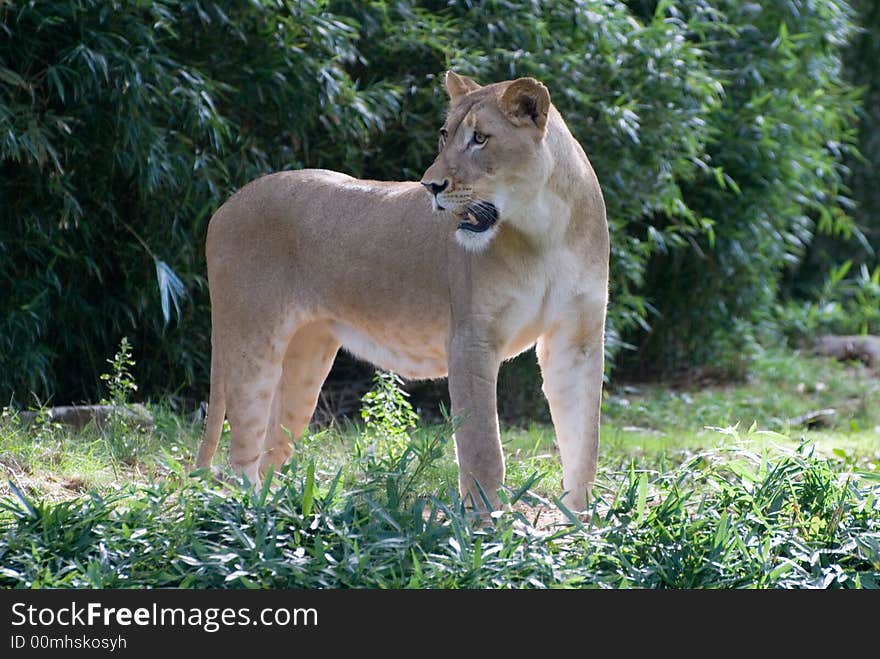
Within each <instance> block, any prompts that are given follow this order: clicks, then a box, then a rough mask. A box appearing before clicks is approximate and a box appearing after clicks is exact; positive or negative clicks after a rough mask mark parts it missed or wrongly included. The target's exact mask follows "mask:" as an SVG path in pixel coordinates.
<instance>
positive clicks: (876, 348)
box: [813, 334, 880, 367]
mask: <svg viewBox="0 0 880 659" xmlns="http://www.w3.org/2000/svg"><path fill="white" fill-rule="evenodd" d="M813 352H814V353H816V354H817V355H823V356H826V357H834V358H835V359H838V360H840V361H847V360H850V359H855V360H858V361H860V362H862V363H863V364H865V365H866V366H871V367H874V366H880V336H873V335H870V334H865V335H840V336H838V335H834V334H829V335H826V336H820V337H819V338H818V339H816V342H815V343H814V344H813Z"/></svg>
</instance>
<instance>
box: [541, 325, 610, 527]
mask: <svg viewBox="0 0 880 659" xmlns="http://www.w3.org/2000/svg"><path fill="white" fill-rule="evenodd" d="M603 326H604V314H599V318H597V319H593V320H592V322H590V321H589V320H585V319H571V320H570V321H567V322H564V323H561V324H560V325H559V326H557V327H555V328H554V329H553V330H552V331H550V332H548V333H547V334H545V335H543V336H541V337H540V338H539V339H538V345H537V352H538V362H539V363H540V365H541V374H542V375H543V378H544V385H543V391H544V395H545V396H546V397H547V402H548V403H549V404H550V415H551V416H552V418H553V426H554V429H555V430H556V442H557V444H558V445H559V453H560V457H561V459H562V487H563V490H564V491H565V494H564V498H563V503H565V504H566V505H567V506H569V507H570V508H572V509H574V510H583V509H584V508H585V506H586V504H588V503H589V501H590V497H591V490H592V486H593V481H594V480H595V478H596V465H597V457H598V451H599V413H600V407H601V403H602V376H603V368H604V339H603Z"/></svg>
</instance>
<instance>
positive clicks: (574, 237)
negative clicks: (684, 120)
mask: <svg viewBox="0 0 880 659" xmlns="http://www.w3.org/2000/svg"><path fill="white" fill-rule="evenodd" d="M446 88H447V92H448V93H449V96H450V108H449V114H448V117H447V120H446V122H445V124H444V130H445V131H446V134H447V138H446V141H445V144H444V146H443V148H442V149H441V151H440V153H439V155H438V156H437V159H436V160H435V161H434V163H433V164H432V165H431V166H430V167H429V168H428V170H427V171H426V172H425V176H424V179H423V182H422V185H420V184H419V183H418V182H400V183H398V182H379V181H363V180H357V179H354V178H351V177H349V176H346V175H344V174H339V173H336V172H330V171H324V170H302V171H289V172H281V173H277V174H271V175H268V176H264V177H262V178H259V179H257V180H255V181H253V182H251V183H250V184H248V185H247V186H245V187H244V188H242V189H241V190H240V191H239V192H238V193H236V194H235V195H233V196H232V197H231V198H230V199H229V200H228V201H227V202H226V203H225V204H224V205H223V206H222V207H221V208H220V209H219V210H218V211H217V212H216V213H215V214H214V216H213V217H212V218H211V222H210V225H209V227H208V237H207V245H206V252H207V262H208V280H209V283H210V294H211V304H212V311H211V313H212V316H211V318H212V327H213V330H212V332H213V334H212V349H213V353H212V361H211V400H210V408H209V414H208V420H207V422H206V429H205V436H204V439H203V442H202V446H201V448H200V451H199V457H198V465H199V466H200V467H206V466H208V465H209V464H210V462H211V457H212V456H213V453H214V451H215V449H216V446H217V442H218V439H219V436H220V430H221V428H222V425H223V419H224V415H226V416H227V417H228V419H229V423H230V426H231V430H232V448H231V462H232V465H233V467H234V468H236V469H237V470H239V471H241V472H242V473H244V474H245V475H247V476H248V477H249V478H250V479H251V480H252V481H255V482H257V481H259V479H260V476H261V474H262V473H264V472H265V470H266V469H268V468H270V467H272V466H276V467H277V466H279V465H281V464H282V463H283V462H284V461H285V460H286V459H287V458H288V457H289V455H290V452H291V448H290V445H289V442H288V432H287V431H289V434H290V435H292V436H293V437H294V438H296V437H298V436H299V435H300V434H301V433H302V431H303V430H304V429H305V427H306V426H307V424H308V422H309V419H310V417H311V414H312V412H313V410H314V407H315V402H316V399H317V395H318V393H319V391H320V388H321V384H322V383H323V381H324V378H325V377H326V375H327V372H328V370H329V368H330V365H331V364H332V361H333V357H334V355H335V354H336V351H337V349H338V348H339V347H340V346H342V347H344V348H346V349H347V350H349V351H351V352H352V353H354V354H355V355H357V356H359V357H362V358H364V359H366V360H369V361H371V362H373V363H375V364H376V365H378V366H379V367H381V368H384V369H388V370H393V371H396V372H398V373H400V374H401V375H403V376H405V377H409V378H437V377H443V376H446V375H447V374H448V377H449V388H450V396H451V401H452V414H453V416H454V417H456V418H458V419H459V425H458V426H457V429H456V433H455V444H456V455H457V459H458V465H459V472H460V474H459V485H460V489H461V492H462V495H463V496H464V497H466V499H468V500H470V501H471V503H475V504H476V505H478V506H479V505H481V502H482V495H483V494H485V496H486V497H487V498H488V500H489V503H490V504H491V505H492V506H497V505H498V502H499V498H498V495H497V490H498V489H499V488H500V487H501V485H502V484H503V480H504V459H503V456H502V452H501V443H500V440H499V433H498V417H497V413H496V390H495V387H496V378H497V374H498V368H499V365H500V364H501V362H502V361H503V360H505V359H508V358H510V357H513V356H514V355H516V354H518V353H520V352H522V351H524V350H526V349H528V348H529V347H531V346H533V345H535V344H536V343H537V352H538V360H539V363H540V365H541V369H542V374H543V377H544V387H543V390H544V393H545V395H546V396H547V399H548V401H549V404H550V410H551V414H552V416H553V422H554V426H555V429H556V435H557V441H558V444H559V448H560V452H561V458H562V464H563V488H564V490H565V491H566V493H567V494H566V496H567V498H566V503H567V504H568V505H569V506H570V507H573V508H576V509H580V508H583V507H584V504H585V503H586V502H587V501H588V498H589V494H590V487H591V485H592V482H593V479H594V477H595V472H596V454H597V450H598V441H599V405H600V399H601V390H602V371H603V328H604V322H605V307H606V302H607V285H608V228H607V224H606V221H605V207H604V203H603V200H602V194H601V191H600V188H599V184H598V182H597V180H596V177H595V174H594V173H593V170H592V168H591V166H590V163H589V161H588V160H587V157H586V155H585V154H584V152H583V150H582V149H581V147H580V145H579V144H578V143H577V141H575V139H574V138H573V137H572V136H571V133H570V132H569V131H568V128H567V127H566V125H565V123H564V121H563V120H562V117H561V116H560V115H559V113H558V112H557V111H556V109H555V107H553V105H552V104H551V102H550V96H549V93H548V92H547V89H546V88H545V87H544V86H543V85H542V84H541V83H539V82H537V81H536V80H533V79H531V78H522V79H519V80H516V81H508V82H502V83H497V84H493V85H487V86H485V87H481V86H480V85H478V84H477V83H476V82H474V81H473V80H471V79H469V78H466V77H464V76H458V75H456V74H455V73H453V72H449V73H448V74H447V77H446ZM475 132H477V133H479V134H478V135H476V136H475ZM483 136H486V139H485V142H484V143H482V144H479V145H478V144H476V143H475V142H474V139H478V140H479V139H482V137H483ZM444 181H446V182H447V185H446V187H445V189H444V190H443V191H442V192H440V193H439V194H437V195H436V196H434V195H432V194H430V193H426V190H425V189H424V188H423V185H424V186H427V184H431V183H434V184H435V185H440V184H441V183H443V182H444ZM475 200H484V201H488V202H491V203H492V204H494V206H495V207H496V208H497V209H498V220H497V222H496V223H495V225H494V226H492V227H491V228H490V229H489V230H488V231H485V232H483V233H473V232H468V231H465V230H462V229H458V228H457V227H458V225H459V222H461V221H463V220H466V218H467V215H466V213H465V211H466V210H467V208H468V204H470V203H472V202H474V201H475ZM432 205H433V206H434V208H436V209H439V208H440V207H441V206H442V207H443V208H444V209H445V210H444V211H439V210H433V211H432ZM285 429H286V431H285ZM477 484H479V485H477ZM481 492H482V494H481Z"/></svg>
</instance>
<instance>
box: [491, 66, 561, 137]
mask: <svg viewBox="0 0 880 659" xmlns="http://www.w3.org/2000/svg"><path fill="white" fill-rule="evenodd" d="M500 105H501V111H502V112H504V114H506V115H507V118H508V119H510V121H511V122H513V124H514V125H516V126H525V125H527V124H529V123H534V125H535V126H537V127H538V129H539V130H541V131H543V130H544V128H545V127H546V126H547V113H548V112H550V92H548V91H547V88H546V87H545V86H544V85H542V84H541V83H540V82H538V81H537V80H535V79H534V78H519V79H517V80H514V81H513V82H512V83H510V85H508V87H507V89H505V90H504V93H503V94H502V95H501V102H500Z"/></svg>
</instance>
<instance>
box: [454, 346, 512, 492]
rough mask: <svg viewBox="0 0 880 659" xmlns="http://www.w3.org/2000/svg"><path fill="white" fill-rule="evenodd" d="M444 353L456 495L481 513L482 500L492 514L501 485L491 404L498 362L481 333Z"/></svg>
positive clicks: (499, 454)
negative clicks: (452, 426)
mask: <svg viewBox="0 0 880 659" xmlns="http://www.w3.org/2000/svg"><path fill="white" fill-rule="evenodd" d="M449 348H450V349H449V395H450V399H451V403H452V416H453V418H454V419H455V420H456V423H457V424H458V425H457V426H456V429H455V454H456V460H457V462H458V485H459V491H460V492H461V496H462V499H463V500H464V502H465V504H466V505H467V506H468V507H474V508H481V509H485V508H486V501H485V500H484V497H485V499H487V500H488V503H489V505H490V507H491V508H492V509H498V508H499V507H500V504H501V502H500V499H499V498H498V490H499V489H500V488H501V486H502V485H503V483H504V455H503V454H502V452H501V437H500V435H499V432H498V413H497V404H496V382H497V379H498V367H499V365H500V361H499V359H498V356H497V352H496V351H495V350H493V349H492V348H491V347H490V345H489V342H488V341H487V340H486V339H485V338H484V336H483V335H482V333H478V332H470V331H468V332H460V333H457V334H456V335H454V336H453V337H452V340H451V341H450V346H449Z"/></svg>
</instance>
